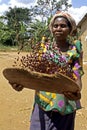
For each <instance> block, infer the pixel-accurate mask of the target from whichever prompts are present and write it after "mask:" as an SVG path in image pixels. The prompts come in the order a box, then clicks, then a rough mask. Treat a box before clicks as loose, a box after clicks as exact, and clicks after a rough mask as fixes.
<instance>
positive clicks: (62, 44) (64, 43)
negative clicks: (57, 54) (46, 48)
mask: <svg viewBox="0 0 87 130" xmlns="http://www.w3.org/2000/svg"><path fill="white" fill-rule="evenodd" d="M55 43H56V45H57V47H58V48H60V50H61V51H66V50H68V49H69V43H68V42H67V41H66V40H61V41H55Z"/></svg>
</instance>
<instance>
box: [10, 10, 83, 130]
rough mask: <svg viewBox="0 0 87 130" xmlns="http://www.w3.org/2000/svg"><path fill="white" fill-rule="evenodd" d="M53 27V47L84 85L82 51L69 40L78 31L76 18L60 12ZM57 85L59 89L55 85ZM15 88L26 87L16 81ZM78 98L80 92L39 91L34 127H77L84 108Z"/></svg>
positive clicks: (33, 129)
mask: <svg viewBox="0 0 87 130" xmlns="http://www.w3.org/2000/svg"><path fill="white" fill-rule="evenodd" d="M49 28H50V31H51V33H52V35H53V37H54V40H53V43H52V44H51V49H54V51H56V53H59V55H61V56H62V57H64V59H65V61H66V62H67V63H68V64H69V65H70V67H71V68H72V71H73V74H74V78H75V81H76V82H77V84H78V85H79V86H80V87H81V86H82V84H81V76H82V69H81V66H80V63H79V57H80V54H79V53H78V52H77V49H76V47H75V46H74V45H73V44H71V43H69V41H68V40H67V39H68V36H69V35H72V34H73V32H74V30H76V23H75V21H74V19H73V18H72V17H71V16H70V15H69V14H68V13H66V12H62V11H58V12H57V13H56V14H55V15H54V16H53V18H52V19H51V21H50V25H49ZM62 84H63V83H62ZM53 87H54V89H55V86H53ZM13 88H14V89H15V90H18V91H20V90H22V86H18V85H16V84H13ZM76 97H78V98H79V99H80V98H81V95H80V91H78V92H76V93H70V92H68V93H64V94H58V93H50V92H44V91H38V92H36V94H35V103H34V108H33V111H32V116H31V124H30V130H74V121H75V115H76V110H77V109H80V108H81V105H80V101H79V100H78V98H77V100H76ZM74 100H76V101H74Z"/></svg>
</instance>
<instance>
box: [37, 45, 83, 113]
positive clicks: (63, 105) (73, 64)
mask: <svg viewBox="0 0 87 130" xmlns="http://www.w3.org/2000/svg"><path fill="white" fill-rule="evenodd" d="M47 50H51V51H49V52H48V51H47ZM54 50H55V52H54V53H53V51H54ZM48 53H49V55H48ZM42 56H46V57H48V59H50V60H53V62H56V63H57V62H58V64H60V65H61V66H64V65H66V64H67V65H68V66H69V67H70V68H71V69H72V72H73V73H72V74H73V78H74V79H75V80H76V79H77V78H79V77H81V76H82V75H83V70H82V66H81V65H80V63H79V59H80V57H81V54H80V53H78V51H77V48H76V46H75V45H72V44H70V45H69V50H68V51H67V52H66V54H62V53H61V51H60V50H59V49H57V47H56V45H55V44H52V45H51V46H50V49H49V46H48V45H46V46H44V53H43V55H42ZM49 56H50V57H49ZM62 84H63V83H62ZM43 86H44V84H43ZM53 87H54V89H55V86H53ZM35 103H37V104H38V105H39V106H40V107H41V108H42V109H43V110H44V111H58V112H59V113H60V114H62V115H66V114H70V113H72V112H74V111H76V110H77V109H81V104H80V101H79V100H78V101H74V100H69V99H67V98H66V97H65V96H64V95H63V94H58V93H50V92H45V91H38V92H36V95H35Z"/></svg>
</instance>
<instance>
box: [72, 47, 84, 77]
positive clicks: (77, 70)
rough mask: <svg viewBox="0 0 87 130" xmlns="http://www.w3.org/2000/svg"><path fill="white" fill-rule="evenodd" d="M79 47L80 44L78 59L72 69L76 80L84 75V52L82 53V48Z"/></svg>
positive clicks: (76, 58)
mask: <svg viewBox="0 0 87 130" xmlns="http://www.w3.org/2000/svg"><path fill="white" fill-rule="evenodd" d="M79 46H81V45H80V44H78V47H77V46H76V50H77V53H76V57H75V60H74V64H73V68H72V70H73V75H74V77H75V79H78V78H80V77H82V75H83V74H84V71H83V51H82V47H79Z"/></svg>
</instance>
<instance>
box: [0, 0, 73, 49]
mask: <svg viewBox="0 0 87 130" xmlns="http://www.w3.org/2000/svg"><path fill="white" fill-rule="evenodd" d="M62 7H63V10H67V9H68V8H69V7H71V5H70V4H68V0H61V1H59V2H57V0H50V1H48V0H37V5H35V6H34V7H30V8H17V7H14V8H11V7H10V8H9V10H8V11H6V12H5V14H4V15H3V16H0V51H17V50H19V49H23V48H24V49H23V50H24V51H30V47H31V44H36V43H37V42H40V41H41V38H42V37H43V36H46V37H50V32H49V29H48V25H49V21H50V18H51V17H52V15H53V14H54V13H55V12H56V11H57V10H62ZM64 7H65V8H64Z"/></svg>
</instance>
